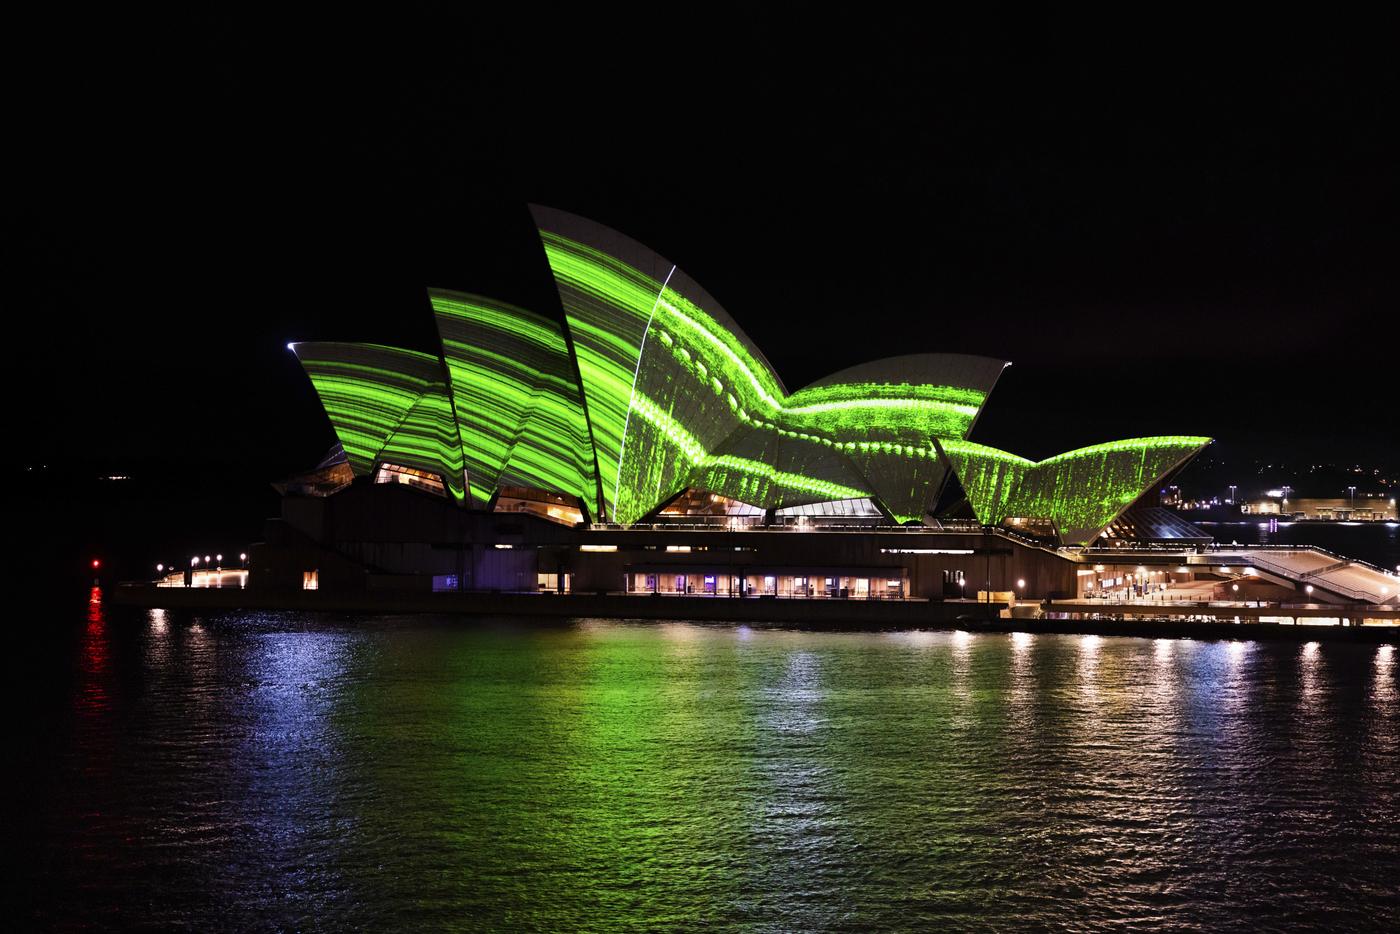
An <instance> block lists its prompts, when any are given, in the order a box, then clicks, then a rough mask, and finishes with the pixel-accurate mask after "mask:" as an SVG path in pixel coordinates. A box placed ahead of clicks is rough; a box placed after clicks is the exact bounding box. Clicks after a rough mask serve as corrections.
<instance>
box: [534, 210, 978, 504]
mask: <svg viewBox="0 0 1400 934" xmlns="http://www.w3.org/2000/svg"><path fill="white" fill-rule="evenodd" d="M533 211H534V214H535V220H536V223H537V225H538V226H539V228H540V235H541V238H542V240H543V243H544V248H545V255H546V257H547V258H548V260H549V263H550V266H551V268H552V269H553V271H554V276H555V280H556V283H557V285H558V288H559V295H560V299H561V302H562V304H563V307H564V312H565V318H566V321H567V323H568V327H569V332H570V337H571V339H572V342H573V346H574V348H575V352H576V354H577V356H578V361H579V372H580V376H581V378H582V383H583V391H584V396H585V399H586V401H587V411H588V419H589V426H590V431H591V436H592V440H593V444H594V449H595V451H596V452H597V456H598V469H599V474H600V480H601V482H602V496H603V499H604V501H605V503H606V507H605V508H606V509H607V510H608V512H609V514H610V515H611V516H612V518H613V519H614V520H615V521H618V522H621V523H624V524H630V523H632V522H635V521H636V520H637V519H639V518H641V517H642V516H644V515H646V514H647V513H648V512H649V511H651V510H653V509H655V508H656V506H657V505H659V504H660V503H662V502H665V501H666V500H667V499H669V498H670V497H672V496H674V495H675V494H676V493H678V492H680V491H681V490H683V489H685V488H687V487H691V488H698V489H703V490H707V491H709V492H713V493H718V494H721V495H724V496H728V497H730V498H733V499H739V500H742V501H744V502H749V503H753V504H754V505H756V506H760V507H762V508H765V509H774V508H780V507H783V506H792V505H801V504H806V503H812V502H820V501H822V500H825V499H843V498H859V497H866V496H875V497H876V498H878V499H879V500H880V501H881V502H882V503H883V504H884V505H885V506H886V508H887V509H888V510H889V511H890V513H891V514H892V515H893V516H895V518H896V519H898V520H899V521H918V520H921V519H922V518H923V517H924V516H925V514H926V512H927V509H928V507H929V505H930V504H931V502H932V499H933V497H934V496H935V495H936V494H937V490H938V489H939V487H941V484H942V481H943V478H944V476H945V469H944V467H943V465H942V463H941V462H940V461H939V459H938V457H937V454H936V452H935V451H934V449H933V447H932V444H931V442H932V439H933V437H935V436H947V437H958V438H961V437H964V436H966V434H967V432H968V431H969V430H970V428H971V426H972V424H973V422H974V420H975V419H976V417H977V413H978V412H979V411H980V409H981V406H982V404H983V403H984V402H985V400H986V397H987V394H988V393H989V392H990V391H991V388H992V386H993V385H994V384H995V381H996V378H997V376H999V375H1000V373H1001V371H1002V369H1003V368H1004V367H1005V363H1003V362H1002V361H999V360H990V359H987V358H982V357H962V356H957V355H933V354H927V355H915V356H910V357H899V358H894V359H892V360H887V361H880V362H878V363H875V364H868V365H865V366H862V367H855V368H852V369H851V370H848V371H845V372H844V373H842V374H838V376H837V377H833V378H830V379H828V380H823V381H820V382H818V383H816V384H814V385H812V386H810V387H808V388H807V389H804V390H802V391H800V392H798V393H795V394H792V395H791V396H789V394H788V393H787V391H786V389H785V388H784V387H783V384H782V381H781V380H780V379H779V378H778V376H777V374H776V373H775V372H774V371H773V368H772V367H771V366H770V365H769V364H768V362H767V360H765V359H764V358H763V355H762V353H761V352H760V351H759V350H758V348H757V347H756V346H755V345H754V344H753V342H752V341H750V340H749V339H748V337H747V336H746V335H745V334H744V333H743V331H742V330H741V329H740V328H739V326H738V325H737V324H736V323H735V322H734V320H733V319H732V318H731V317H730V316H729V315H728V314H727V313H726V312H725V311H724V309H723V308H721V307H720V306H719V303H718V302H716V301H715V300H714V298H713V297H711V296H710V295H709V294H708V293H706V292H705V291H704V290H703V289H702V288H701V287H700V286H699V285H698V284H697V283H695V282H694V280H692V279H690V278H689V277H688V276H686V274H685V273H684V272H682V271H681V270H679V269H677V268H676V266H675V265H674V264H673V263H671V262H669V261H668V260H665V259H662V258H661V257H659V256H657V255H656V254H654V253H652V252H651V251H650V250H648V249H647V248H646V247H644V246H642V245H641V244H638V243H636V242H635V241H632V240H630V239H628V238H626V237H624V236H623V235H621V234H619V233H617V232H616V231H612V230H609V229H608V228H606V227H602V226H601V225H598V224H595V223H593V222H592V221H587V220H585V219H583V218H579V217H575V216H573V215H570V214H566V213H564V212H561V211H554V210H551V209H548V208H538V207H537V208H533Z"/></svg>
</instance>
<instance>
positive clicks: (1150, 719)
mask: <svg viewBox="0 0 1400 934" xmlns="http://www.w3.org/2000/svg"><path fill="white" fill-rule="evenodd" d="M41 622H42V623H43V625H44V626H45V627H48V629H47V631H50V632H52V633H56V634H59V635H57V636H56V637H55V638H54V639H53V640H52V641H51V642H49V643H46V644H45V646H44V647H43V648H42V649H41V650H37V655H36V658H37V659H38V660H37V661H36V663H35V666H33V667H34V669H35V670H34V671H32V672H31V675H32V677H34V679H35V682H36V684H41V685H42V686H41V687H40V688H38V689H36V690H35V691H33V692H32V693H31V696H30V698H29V700H28V703H27V705H26V706H27V708H28V709H27V710H26V711H25V712H24V713H25V721H26V723H27V725H28V727H29V731H28V732H27V733H26V734H25V738H24V739H23V740H22V742H23V745H24V749H23V755H22V756H21V759H20V761H21V762H22V763H23V765H22V767H21V769H20V770H19V771H20V773H21V780H22V784H23V787H24V791H23V797H24V800H23V801H22V802H20V803H21V804H22V807H21V808H20V811H21V812H22V813H21V816H20V818H19V823H18V824H17V825H16V830H15V833H14V834H13V835H12V837H11V839H12V840H13V841H14V842H16V843H17V845H18V846H17V850H16V852H20V853H23V854H26V858H24V859H23V860H22V861H21V863H22V865H21V867H20V870H19V875H18V876H17V877H16V878H14V879H12V880H11V881H12V882H17V883H18V884H19V886H20V891H21V892H23V893H24V897H25V898H26V899H27V900H28V904H27V905H26V907H25V909H24V914H23V915H22V916H21V917H22V918H23V920H24V923H25V925H26V926H32V927H44V928H55V927H56V928H60V929H81V928H86V927H98V928H102V927H109V928H129V927H137V926H140V927H149V928H154V929H166V928H176V929H190V930H201V931H208V930H269V929H310V930H316V929H322V930H342V929H346V928H364V929H370V930H412V929H461V930H611V929H618V928H626V929H663V930H676V929H680V930H685V929H692V928H696V927H702V926H709V927H713V928H716V929H720V930H729V929H737V930H764V931H769V930H771V931H780V930H781V931H791V930H853V929H868V928H872V927H880V928H890V929H910V928H934V927H938V928H945V929H967V928H977V929H986V928H992V929H1010V928H1021V929H1023V928H1027V927H1031V928H1039V927H1050V928H1066V927H1067V928H1072V929H1079V930H1083V929H1096V928H1103V927H1110V926H1125V925H1126V926H1133V927H1138V926H1151V927H1159V928H1166V929H1182V930H1188V929H1190V930H1201V929H1207V930H1224V929H1241V930H1243V929H1249V930H1258V929H1261V928H1262V929H1271V928H1272V929H1284V928H1287V929H1289V930H1295V931H1296V930H1336V929H1350V930H1362V929H1371V930H1394V929H1396V926H1397V924H1400V687H1398V686H1397V677H1398V672H1400V652H1397V651H1396V650H1395V649H1393V648H1392V647H1390V646H1379V647H1377V646H1355V645H1336V644H1325V645H1319V644H1316V643H1309V644H1303V645H1299V644H1265V643H1253V642H1246V641H1229V642H1195V641H1188V640H1146V639H1134V638H1122V637H1096V636H1049V635H1039V636H1029V635H1025V634H1011V635H990V634H980V635H971V634H967V633H924V632H898V633H868V634H861V633H814V632H800V631H778V630H763V629H753V628H747V627H734V626H698V625H691V624H687V623H684V622H680V621H677V622H674V623H665V624H655V623H651V624H645V625H641V624H630V625H629V624H627V623H619V622H602V621H588V620H580V621H574V622H570V623H568V624H561V625H553V626H542V625H540V624H538V623H526V622H523V621H511V620H498V621H494V622H491V623H481V622H480V621H476V622H467V621H463V620H457V619H447V618H432V617H421V616H420V617H407V616H405V617H400V618H372V619H365V618H353V617H334V616H318V615H298V614H290V613H279V614H253V613H241V614H240V613H229V614H223V615H209V614H203V615H200V614H177V613H173V612H165V611H160V610H139V611H138V610H125V609H123V610H116V609H113V608H110V607H108V606H106V605H104V603H103V601H102V600H101V597H100V594H96V593H95V594H94V595H93V599H92V601H91V602H90V603H88V604H87V605H86V607H84V608H83V609H82V610H74V611H69V610H63V611H55V613H54V615H53V616H52V618H48V619H44V620H42V621H41Z"/></svg>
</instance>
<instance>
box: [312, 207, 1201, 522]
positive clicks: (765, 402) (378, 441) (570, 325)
mask: <svg viewBox="0 0 1400 934" xmlns="http://www.w3.org/2000/svg"><path fill="white" fill-rule="evenodd" d="M532 210H533V212H534V216H535V220H536V224H537V226H538V228H539V231H540V236H541V240H542V242H543V245H544V251H545V256H546V259H547V260H548V262H549V265H550V268H551V270H552V272H553V274H554V278H555V282H556V285H557V287H558V291H559V297H560V302H561V306H562V310H563V317H562V318H557V317H551V316H549V315H544V314H540V313H538V312H534V311H530V310H527V309H522V308H517V307H515V306H512V305H508V304H506V303H504V302H499V301H496V300H493V299H489V298H485V297H482V296H479V295H470V294H466V293H460V292H450V291H444V290H433V291H431V292H430V298H431V301H432V305H433V309H434V314H435V318H436V321H437V326H438V331H439V335H440V337H441V346H442V350H441V356H440V357H439V356H433V355H429V354H422V353H417V352H414V351H407V350H399V349H395V348H392V347H383V346H380V345H374V344H340V343H328V344H300V345H295V349H296V351H297V354H298V356H299V358H300V359H301V361H302V363H303V365H304V367H305V369H306V371H307V374H308V375H309V376H310V378H311V380H312V383H313V385H314V386H315V388H316V391H317V393H318V395H319V396H320V397H321V401H322V403H323V404H324V405H325V408H326V413H327V415H328V416H329V418H330V420H331V423H332V425H333V426H334V428H335V431H336V434H337V436H338V437H339V438H340V441H341V444H342V446H343V447H344V449H345V452H346V456H347V459H348V460H349V463H350V465H351V468H352V469H353V470H354V472H355V473H356V474H359V475H364V474H368V473H370V472H372V471H373V470H374V468H375V467H376V466H377V465H379V464H383V463H386V462H387V463H391V464H397V465H399V466H402V467H409V468H413V469H417V470H423V471H427V472H429V473H434V474H438V475H440V476H441V477H442V478H443V482H444V485H445V487H446V489H447V490H448V492H449V493H450V494H451V496H452V497H453V498H454V499H455V500H457V501H459V502H463V501H465V502H470V503H471V504H472V505H474V506H477V507H481V506H484V505H486V504H487V503H488V502H489V501H490V500H491V498H492V496H493V495H494V493H495V492H496V491H497V490H498V489H500V488H501V487H502V486H511V487H516V486H520V487H532V488H536V489H540V490H544V491H549V492H554V493H561V494H565V495H569V496H576V497H578V498H579V499H580V500H581V501H582V502H583V503H585V504H587V505H588V506H589V507H590V511H591V512H594V513H595V514H596V515H597V516H598V517H599V518H606V519H608V520H610V521H614V522H620V523H623V524H632V523H635V522H637V521H639V520H641V519H643V518H644V517H646V516H647V515H649V514H650V513H652V512H654V511H655V510H656V509H658V508H659V507H660V506H661V505H662V504H663V503H665V502H667V501H669V500H670V499H672V498H673V497H674V496H676V495H677V494H679V493H680V492H682V491H684V490H686V489H693V490H696V491H699V492H709V493H715V494H718V495H720V496H724V497H727V498H729V499H732V500H737V501H740V502H744V503H750V504H752V505H754V506H755V507H758V508H761V509H765V510H774V509H781V508H784V507H795V506H804V505H807V504H812V503H818V502H824V501H831V500H848V499H865V498H869V499H871V500H873V501H874V502H876V503H877V504H878V505H879V507H880V508H881V509H882V510H883V511H884V512H885V513H886V514H887V515H889V516H891V517H892V518H894V519H895V520H896V521H898V522H919V521H922V520H923V519H924V518H925V517H926V516H927V515H928V512H929V509H930V508H931V507H932V505H933V503H934V501H935V499H936V498H937V496H938V493H939V491H940V490H941V489H942V487H943V485H944V482H945V480H946V478H947V476H948V472H949V470H950V469H951V470H953V471H956V473H957V475H958V477H959V479H960V481H961V483H962V486H963V489H964V490H965V491H966V493H967V496H968V499H969V501H970V502H971V504H972V506H973V509H974V511H975V512H976V514H977V515H978V517H979V518H980V519H981V520H982V521H984V522H987V523H989V524H996V523H1000V522H1001V521H1002V520H1004V519H1006V518H1008V517H1030V518H1042V519H1049V520H1051V521H1053V522H1054V523H1055V524H1056V526H1057V528H1058V529H1059V530H1060V532H1061V534H1062V535H1063V536H1064V537H1065V540H1067V541H1070V540H1075V541H1079V540H1087V539H1089V538H1092V537H1093V536H1094V535H1095V534H1097V533H1098V531H1100V530H1101V529H1103V528H1104V527H1105V526H1107V525H1108V524H1109V523H1110V522H1111V521H1112V520H1113V519H1114V518H1115V517H1116V516H1117V514H1118V513H1119V512H1121V511H1122V509H1124V508H1125V507H1126V506H1127V505H1129V504H1130V503H1131V502H1132V501H1133V500H1135V499H1136V498H1137V497H1138V496H1140V495H1141V493H1142V492H1143V491H1144V490H1145V489H1147V488H1149V487H1150V486H1151V485H1152V484H1153V483H1155V482H1157V481H1158V480H1159V479H1160V478H1161V477H1162V476H1163V475H1165V473H1167V472H1168V471H1170V470H1172V469H1174V468H1175V467H1177V466H1179V465H1180V464H1181V463H1182V462H1183V461H1184V460H1185V459H1186V458H1189V457H1190V456H1192V455H1193V454H1194V453H1196V451H1198V450H1199V448H1200V446H1201V445H1202V444H1204V443H1205V440H1206V439H1203V438H1191V437H1169V438H1144V439H1134V440H1129V441H1121V442H1113V443H1111V444H1105V445H1096V446H1094V447H1091V448H1085V449H1083V450H1080V451H1072V452H1069V453H1067V454H1062V455H1059V456H1058V457H1054V458H1050V459H1048V460H1045V461H1042V462H1040V463H1033V462H1031V461H1028V460H1026V459H1024V458H1019V457H1016V456H1015V455H1011V454H1007V453H1006V452H1003V451H997V450H995V449H993V448H988V447H985V446H982V445H977V444H973V443H970V442H968V441H967V440H966V439H967V437H968V436H969V434H970V432H971V430H972V427H973V425H974V424H975V422H976V419H977V416H978V414H979V413H980V411H981V409H982V406H983V405H984V404H985V402H986V400H987V396H988V394H989V393H990V392H991V390H992V388H993V386H995V384H996V381H997V379H998V377H999V376H1000V374H1001V372H1002V370H1003V368H1004V367H1005V366H1006V364H1005V363H1004V362H1003V361H1000V360H994V359H990V358H986V357H975V356H964V355H958V354H912V355H908V356H901V357H893V358H889V359H885V360H879V361H875V362H873V363H867V364H862V365H860V366H856V367H852V368H850V369H847V370H843V371H841V372H839V373H835V374H833V375H831V376H829V377H826V378H825V379H822V380H818V381H817V382H815V383H813V384H812V385H810V386H807V387H806V388H803V389H801V390H799V391H797V392H793V393H789V392H788V391H787V389H786V388H785V387H784V386H783V383H782V380H781V379H779V377H778V375H777V373H776V372H775V371H774V370H773V368H772V367H771V366H770V365H769V363H768V361H767V360H766V359H764V356H763V354H762V353H761V352H760V351H759V349H758V348H757V346H755V345H754V343H753V342H752V341H751V340H750V339H749V338H748V337H747V336H746V335H745V334H744V332H743V330H742V329H741V328H740V327H739V326H738V325H737V324H736V323H735V321H734V320H733V319H732V318H731V317H730V316H729V314H728V313H727V312H726V311H725V310H724V309H723V308H722V307H720V305H719V303H718V302H717V301H716V300H715V299H714V298H713V297H712V296H711V295H709V293H707V292H706V291H705V290H704V289H703V288H701V287H700V285H699V284H698V283H696V282H695V281H694V280H693V279H691V278H690V277H688V276H687V275H686V274H685V273H684V272H682V271H681V270H680V269H678V268H677V267H676V266H675V264H673V263H671V262H670V261H668V260H666V259H663V258H662V257H660V256H658V255H657V254H655V253H653V252H652V251H651V250H649V249H647V248H646V247H644V246H642V245H641V244H639V243H637V242H636V241H634V240H631V239H629V238H627V237H625V236H623V235H622V234H619V233H617V232H616V231H613V230H610V229H608V228H606V227H603V226H601V225H599V224H596V223H593V222H592V221H588V220H585V219H584V218H580V217H576V216H574V215H571V214H566V213H564V212H562V211H555V210H551V209H548V208H533V209H532ZM775 311H776V313H780V314H782V315H784V316H788V317H791V318H794V319H800V317H801V310H800V309H790V308H782V309H776V310H775Z"/></svg>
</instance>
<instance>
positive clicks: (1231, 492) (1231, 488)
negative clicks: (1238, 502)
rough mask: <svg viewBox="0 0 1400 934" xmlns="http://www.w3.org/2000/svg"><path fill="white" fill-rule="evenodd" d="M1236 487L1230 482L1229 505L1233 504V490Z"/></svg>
mask: <svg viewBox="0 0 1400 934" xmlns="http://www.w3.org/2000/svg"><path fill="white" fill-rule="evenodd" d="M1236 489H1237V487H1236V486H1235V484H1233V483H1232V484H1230V505H1231V506H1233V505H1235V490H1236Z"/></svg>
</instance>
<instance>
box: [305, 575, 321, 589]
mask: <svg viewBox="0 0 1400 934" xmlns="http://www.w3.org/2000/svg"><path fill="white" fill-rule="evenodd" d="M301 589H302V590H320V589H321V572H320V571H302V572H301Z"/></svg>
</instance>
